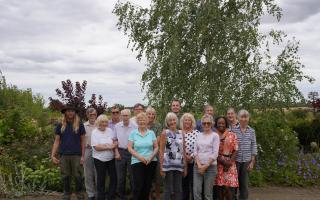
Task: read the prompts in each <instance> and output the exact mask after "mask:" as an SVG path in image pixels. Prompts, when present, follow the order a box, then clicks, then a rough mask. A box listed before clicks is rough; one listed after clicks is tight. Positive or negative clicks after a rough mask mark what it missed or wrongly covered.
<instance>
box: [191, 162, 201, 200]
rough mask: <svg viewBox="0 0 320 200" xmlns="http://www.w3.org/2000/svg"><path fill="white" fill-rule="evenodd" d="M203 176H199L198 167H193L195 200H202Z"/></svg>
mask: <svg viewBox="0 0 320 200" xmlns="http://www.w3.org/2000/svg"><path fill="white" fill-rule="evenodd" d="M202 183H203V176H202V175H201V174H199V172H198V168H197V166H196V165H194V167H193V196H194V199H195V200H202Z"/></svg>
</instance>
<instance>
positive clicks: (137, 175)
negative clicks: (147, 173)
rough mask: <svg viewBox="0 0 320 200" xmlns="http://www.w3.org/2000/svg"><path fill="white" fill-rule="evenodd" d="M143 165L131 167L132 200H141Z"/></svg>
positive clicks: (137, 164)
mask: <svg viewBox="0 0 320 200" xmlns="http://www.w3.org/2000/svg"><path fill="white" fill-rule="evenodd" d="M143 165H144V164H143V163H140V162H139V163H136V164H133V165H132V172H133V182H134V183H133V184H134V189H133V200H142V198H141V197H142V191H143V187H144V179H143V174H144V166H143Z"/></svg>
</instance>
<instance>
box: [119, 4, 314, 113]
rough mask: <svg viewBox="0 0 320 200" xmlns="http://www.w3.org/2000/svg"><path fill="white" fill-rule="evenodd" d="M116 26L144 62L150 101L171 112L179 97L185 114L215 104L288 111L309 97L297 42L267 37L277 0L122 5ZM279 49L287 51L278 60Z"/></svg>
mask: <svg viewBox="0 0 320 200" xmlns="http://www.w3.org/2000/svg"><path fill="white" fill-rule="evenodd" d="M113 12H114V14H115V15H116V16H117V17H118V23H117V26H118V28H119V29H120V30H122V31H123V32H124V33H125V34H126V35H128V37H129V45H131V47H132V50H133V51H136V52H137V58H138V59H139V60H140V59H141V58H142V57H143V56H144V57H145V58H146V59H147V69H146V71H145V72H144V73H143V75H142V83H143V89H145V90H146V92H147V93H146V94H147V98H148V99H149V101H150V102H149V103H150V104H152V105H154V106H156V107H158V108H165V109H163V110H167V109H168V105H169V102H170V101H171V100H172V99H173V98H179V99H181V100H182V101H183V103H184V105H185V106H184V107H185V109H188V110H190V109H191V108H193V109H194V108H199V107H202V106H199V105H203V104H204V103H212V104H214V105H217V106H218V107H219V108H220V109H224V108H226V107H227V106H235V107H240V106H241V107H246V108H248V109H251V108H256V107H259V108H267V107H283V106H288V105H290V104H291V103H293V102H297V101H299V100H301V99H303V96H302V95H301V93H300V91H299V90H298V88H297V87H296V82H299V81H302V80H303V79H307V80H309V81H312V78H310V77H308V76H306V75H305V74H304V73H303V72H302V70H301V69H302V68H303V65H302V64H301V63H300V58H299V56H298V54H297V53H298V49H299V43H298V42H297V41H295V40H294V39H293V40H288V39H286V35H285V33H283V32H281V31H276V30H271V31H270V32H268V33H261V32H260V31H259V25H260V22H261V17H262V16H263V15H265V14H269V15H272V16H274V17H275V18H276V19H277V20H280V18H281V8H280V7H279V6H278V5H276V3H275V1H274V0H240V1H239V0H226V1H219V0H210V1H209V0H202V1H195V0H171V1H163V0H152V1H151V5H150V7H148V8H143V7H140V6H138V5H135V4H132V3H130V2H129V1H127V2H118V3H117V4H116V6H115V8H114V11H113ZM273 46H276V47H283V49H282V50H281V52H280V53H279V54H278V55H276V56H275V53H274V52H272V51H271V49H274V48H273Z"/></svg>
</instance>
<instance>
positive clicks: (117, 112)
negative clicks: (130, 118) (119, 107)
mask: <svg viewBox="0 0 320 200" xmlns="http://www.w3.org/2000/svg"><path fill="white" fill-rule="evenodd" d="M111 113H112V114H119V111H115V112H111Z"/></svg>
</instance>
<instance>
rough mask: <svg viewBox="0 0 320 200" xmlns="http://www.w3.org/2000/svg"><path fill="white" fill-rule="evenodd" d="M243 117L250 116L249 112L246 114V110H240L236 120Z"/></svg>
mask: <svg viewBox="0 0 320 200" xmlns="http://www.w3.org/2000/svg"><path fill="white" fill-rule="evenodd" d="M243 116H247V117H250V114H249V112H248V111H247V110H245V109H242V110H240V111H239V112H238V118H240V117H243Z"/></svg>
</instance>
